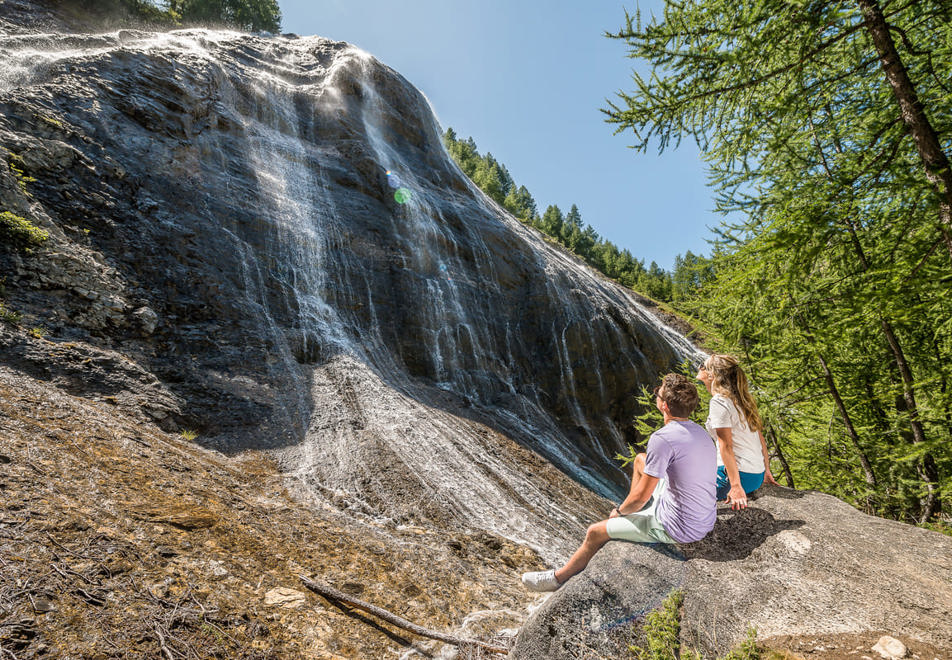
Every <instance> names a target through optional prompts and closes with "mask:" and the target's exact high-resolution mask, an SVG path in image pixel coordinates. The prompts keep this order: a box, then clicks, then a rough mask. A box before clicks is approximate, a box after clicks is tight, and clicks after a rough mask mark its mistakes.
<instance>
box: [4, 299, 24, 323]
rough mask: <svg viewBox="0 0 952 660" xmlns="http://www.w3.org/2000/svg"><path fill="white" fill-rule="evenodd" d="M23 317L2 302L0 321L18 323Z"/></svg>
mask: <svg viewBox="0 0 952 660" xmlns="http://www.w3.org/2000/svg"><path fill="white" fill-rule="evenodd" d="M22 319H23V316H21V315H20V314H19V313H17V312H15V311H13V310H12V309H10V308H9V307H7V306H6V305H4V304H3V303H2V302H0V321H2V322H3V323H9V324H11V325H16V324H18V323H19V322H20V321H21V320H22Z"/></svg>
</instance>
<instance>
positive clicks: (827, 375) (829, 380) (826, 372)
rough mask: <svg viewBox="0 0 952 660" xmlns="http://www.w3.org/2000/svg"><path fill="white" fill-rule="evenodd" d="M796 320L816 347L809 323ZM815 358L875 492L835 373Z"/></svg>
mask: <svg viewBox="0 0 952 660" xmlns="http://www.w3.org/2000/svg"><path fill="white" fill-rule="evenodd" d="M796 320H797V321H798V322H799V323H800V326H801V328H802V329H803V332H804V334H806V337H807V339H808V340H809V341H810V343H811V344H812V345H814V346H816V344H817V341H816V338H815V337H814V336H813V331H812V330H811V329H810V325H809V324H808V323H807V321H806V319H805V318H803V317H802V316H801V315H799V314H797V315H796ZM813 356H814V357H815V358H816V359H817V362H819V363H820V368H821V369H823V379H824V380H825V381H826V386H827V389H829V390H830V395H831V396H832V397H833V401H834V402H835V403H836V409H837V410H838V411H839V413H840V417H841V418H842V419H843V424H845V425H846V432H847V433H848V434H849V436H850V441H851V442H852V443H853V449H854V450H855V451H856V454H857V455H858V456H859V462H860V465H861V466H862V467H863V475H864V476H865V478H866V485H868V486H869V487H870V488H872V489H873V490H874V491H875V490H876V486H877V483H876V473H875V472H873V466H872V465H871V464H870V462H869V457H868V456H867V455H866V451H865V450H864V449H863V445H862V444H860V441H859V434H858V433H857V432H856V427H855V426H853V420H852V418H851V417H850V413H849V411H848V410H847V409H846V403H845V402H844V401H843V397H842V396H840V390H839V388H837V387H836V381H835V380H834V379H833V373H832V372H831V371H830V367H829V366H827V364H826V360H824V359H823V356H822V355H820V352H819V351H817V350H814V351H813ZM866 506H867V507H870V508H871V507H872V501H871V500H870V497H869V496H867V497H866Z"/></svg>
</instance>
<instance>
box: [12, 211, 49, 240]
mask: <svg viewBox="0 0 952 660" xmlns="http://www.w3.org/2000/svg"><path fill="white" fill-rule="evenodd" d="M49 237H50V235H49V233H47V232H46V231H44V230H42V229H40V228H39V227H37V226H36V225H34V224H33V223H32V222H30V221H29V220H27V219H26V218H23V217H20V216H18V215H14V214H12V213H10V212H9V211H2V212H0V239H7V240H9V241H10V242H13V243H16V244H19V245H21V246H27V247H29V246H37V245H41V244H42V243H43V242H44V241H46V240H47V239H49Z"/></svg>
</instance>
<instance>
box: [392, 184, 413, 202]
mask: <svg viewBox="0 0 952 660" xmlns="http://www.w3.org/2000/svg"><path fill="white" fill-rule="evenodd" d="M393 198H394V199H395V200H397V204H406V203H407V202H409V201H410V189H409V188H397V192H395V193H393Z"/></svg>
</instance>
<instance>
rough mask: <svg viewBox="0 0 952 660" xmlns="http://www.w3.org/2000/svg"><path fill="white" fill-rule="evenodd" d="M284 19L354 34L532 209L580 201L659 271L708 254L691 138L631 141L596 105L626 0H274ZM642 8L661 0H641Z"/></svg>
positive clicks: (708, 222)
mask: <svg viewBox="0 0 952 660" xmlns="http://www.w3.org/2000/svg"><path fill="white" fill-rule="evenodd" d="M279 3H280V6H281V11H282V14H283V21H282V25H283V29H284V31H286V32H295V33H297V34H300V35H320V36H322V37H328V38H331V39H336V40H340V41H347V42H350V43H352V44H355V45H357V46H359V47H361V48H363V49H364V50H366V51H368V52H370V53H371V54H373V55H374V56H376V57H377V58H378V59H379V60H381V61H382V62H384V63H385V64H387V65H389V66H391V67H393V68H394V69H396V70H397V71H399V72H400V73H401V74H402V75H403V76H404V77H405V78H407V80H409V81H410V82H411V83H413V84H414V85H416V86H417V87H418V88H419V89H420V90H421V91H423V93H424V94H426V96H427V98H429V99H430V102H431V103H432V105H433V107H434V109H435V110H436V113H437V116H438V117H439V120H440V122H441V124H442V125H443V127H444V128H447V127H453V128H454V129H455V130H456V132H457V134H458V135H460V136H461V137H464V138H465V137H469V136H472V137H473V139H475V140H476V144H477V146H478V148H479V150H480V152H481V153H486V152H491V153H492V154H493V156H495V157H496V159H497V160H499V161H500V162H502V163H504V164H505V165H506V166H507V167H508V169H509V173H510V174H511V175H512V177H513V179H515V181H516V183H517V184H520V185H525V186H526V188H528V189H529V191H530V192H531V193H532V195H533V196H534V197H535V200H536V203H537V204H538V205H539V211H540V213H541V211H543V210H544V209H545V207H546V206H547V205H548V204H558V205H559V207H560V208H561V209H562V211H563V212H567V211H568V209H569V208H570V207H571V205H572V204H573V203H574V204H577V205H578V207H579V210H580V211H581V213H582V219H583V221H584V222H586V223H589V224H591V225H592V226H593V227H594V228H595V229H596V231H598V233H599V234H600V235H601V236H602V237H604V238H606V239H608V240H610V241H612V242H613V243H615V244H616V245H618V246H619V247H621V248H628V249H629V250H631V252H632V254H633V255H634V256H635V257H637V258H641V259H644V260H645V264H646V265H647V264H649V263H650V262H651V261H657V262H658V264H659V265H660V266H662V267H663V268H667V269H670V268H671V267H672V266H673V264H674V257H675V255H677V254H679V253H681V254H683V253H684V252H685V251H687V250H691V251H693V252H695V253H697V252H703V253H705V254H707V253H709V246H708V244H707V243H706V240H705V239H707V238H708V237H709V236H710V233H711V232H710V231H709V230H708V227H712V226H716V225H717V224H719V222H720V219H719V216H717V215H716V214H715V213H713V211H712V210H711V209H712V208H713V201H712V195H711V192H710V190H709V189H708V188H707V187H706V186H705V182H706V177H705V172H704V167H703V163H702V162H701V161H700V159H699V157H698V155H697V151H696V149H695V148H694V145H693V144H684V145H682V146H681V147H680V148H679V149H677V150H669V151H667V152H665V153H664V154H663V155H661V156H658V155H657V153H656V149H651V150H650V151H649V153H647V154H643V153H638V152H636V151H635V150H633V149H630V148H628V145H630V144H631V143H632V142H633V141H634V139H633V136H632V135H631V134H630V133H629V134H619V135H613V132H614V127H613V126H612V125H610V124H607V123H605V121H604V115H603V114H602V113H601V112H600V110H599V109H600V108H603V107H605V106H606V105H607V104H606V99H613V98H615V95H616V93H617V92H618V90H622V89H624V90H630V89H631V88H632V83H631V70H632V66H634V65H636V63H635V61H634V60H631V59H629V58H628V57H626V55H627V51H626V48H625V44H624V43H623V42H620V41H617V40H614V39H607V38H605V37H604V36H603V34H604V32H605V31H617V29H618V28H620V27H621V25H622V23H623V21H624V16H625V9H626V8H627V9H628V10H629V11H631V12H633V11H634V8H635V2H634V0H631V2H626V3H624V4H623V3H621V2H614V1H612V2H606V1H604V0H589V1H588V2H579V1H577V0H549V1H548V2H540V1H538V0H480V1H479V2H476V1H473V0H391V1H390V2H383V1H382V0H279ZM639 4H640V7H641V10H642V14H643V16H647V15H648V13H649V12H650V11H651V10H655V11H657V12H659V13H660V7H661V6H662V5H663V2H662V0H640V3H639Z"/></svg>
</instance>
